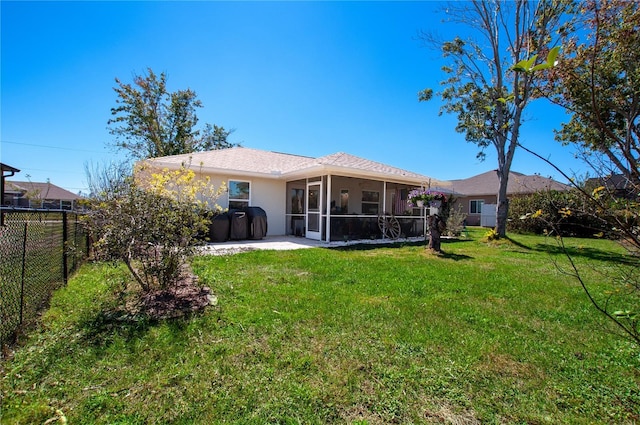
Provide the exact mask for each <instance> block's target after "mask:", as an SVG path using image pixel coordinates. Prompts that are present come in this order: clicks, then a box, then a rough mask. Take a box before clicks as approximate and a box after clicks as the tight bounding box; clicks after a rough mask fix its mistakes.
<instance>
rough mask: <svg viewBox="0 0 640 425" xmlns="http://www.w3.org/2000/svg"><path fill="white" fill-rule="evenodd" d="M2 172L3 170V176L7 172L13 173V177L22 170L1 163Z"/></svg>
mask: <svg viewBox="0 0 640 425" xmlns="http://www.w3.org/2000/svg"><path fill="white" fill-rule="evenodd" d="M0 170H2V173H3V175H4V173H5V172H7V173H12V174H11V175H13V174H15V173H19V172H20V170H18V169H17V168H16V167H12V166H11V165H7V164H3V163H1V162H0ZM7 177H9V176H7Z"/></svg>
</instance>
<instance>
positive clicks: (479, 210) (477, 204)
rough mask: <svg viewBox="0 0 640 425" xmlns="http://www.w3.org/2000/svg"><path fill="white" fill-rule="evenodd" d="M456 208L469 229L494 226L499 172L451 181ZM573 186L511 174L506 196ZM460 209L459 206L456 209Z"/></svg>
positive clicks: (548, 179) (537, 177)
mask: <svg viewBox="0 0 640 425" xmlns="http://www.w3.org/2000/svg"><path fill="white" fill-rule="evenodd" d="M451 184H452V189H453V191H454V192H455V193H454V196H455V197H456V201H455V202H456V205H461V206H462V212H463V213H465V214H467V224H468V225H470V226H486V227H493V226H495V224H496V223H495V220H496V205H497V198H498V196H497V193H498V188H499V182H498V174H497V173H496V170H493V171H487V172H486V173H482V174H478V175H477V176H473V177H469V178H468V179H461V180H452V181H451ZM569 188H570V187H569V186H568V185H566V184H562V183H560V182H557V181H555V180H553V179H550V178H547V177H542V176H540V175H537V174H534V175H529V176H528V175H525V174H521V173H517V172H513V171H512V172H510V173H509V183H508V184H507V197H512V196H517V195H523V194H528V193H534V192H538V191H541V190H559V191H564V190H568V189H569ZM454 208H457V207H454Z"/></svg>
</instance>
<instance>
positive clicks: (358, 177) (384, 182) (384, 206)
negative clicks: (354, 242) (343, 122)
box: [146, 147, 451, 241]
mask: <svg viewBox="0 0 640 425" xmlns="http://www.w3.org/2000/svg"><path fill="white" fill-rule="evenodd" d="M146 163H147V164H149V165H150V166H151V168H152V169H165V168H167V169H172V170H176V169H179V168H180V167H181V166H182V165H183V164H184V165H187V166H189V167H190V168H191V169H192V170H194V171H195V172H196V173H197V174H199V175H202V176H210V178H211V180H212V182H213V183H214V184H215V185H216V186H219V185H221V184H222V183H223V182H224V183H226V185H227V188H228V190H227V193H226V194H225V195H224V196H223V197H222V198H221V199H219V200H218V201H217V203H218V204H219V205H220V206H221V207H223V208H230V209H241V208H243V207H249V206H252V207H261V208H262V209H264V211H265V212H266V215H267V223H268V233H267V234H268V235H298V236H305V237H307V238H310V239H318V240H325V241H329V240H344V239H360V238H379V237H381V236H382V233H381V231H380V227H379V224H378V221H379V218H380V216H385V215H387V214H393V215H394V216H395V217H396V219H397V220H398V222H399V224H400V226H401V235H404V236H418V235H422V234H424V233H423V231H424V225H425V223H424V221H425V215H424V214H425V211H424V210H423V209H418V208H415V209H414V208H411V207H410V206H409V205H407V201H406V200H407V193H408V192H409V191H410V190H411V189H413V188H416V187H418V188H419V187H427V186H429V187H431V188H432V189H437V190H440V191H443V192H451V191H450V190H449V187H450V183H448V182H443V181H437V180H434V179H431V178H429V177H427V176H424V175H421V174H417V173H413V172H411V171H406V170H402V169H400V168H395V167H392V166H390V165H385V164H382V163H379V162H374V161H370V160H367V159H364V158H359V157H356V156H353V155H349V154H346V153H335V154H332V155H327V156H323V157H320V158H310V157H306V156H299V155H291V154H285V153H277V152H269V151H262V150H257V149H250V148H244V147H234V148H229V149H222V150H212V151H206V152H195V153H191V154H184V155H175V156H166V157H160V158H154V159H150V160H147V161H146Z"/></svg>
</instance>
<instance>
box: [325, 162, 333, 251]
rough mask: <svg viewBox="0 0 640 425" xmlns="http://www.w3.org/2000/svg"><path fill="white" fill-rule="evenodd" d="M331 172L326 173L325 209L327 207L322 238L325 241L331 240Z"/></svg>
mask: <svg viewBox="0 0 640 425" xmlns="http://www.w3.org/2000/svg"><path fill="white" fill-rule="evenodd" d="M331 180H332V177H331V174H327V196H326V201H325V205H326V209H327V223H326V226H325V235H324V240H325V241H326V242H330V241H331Z"/></svg>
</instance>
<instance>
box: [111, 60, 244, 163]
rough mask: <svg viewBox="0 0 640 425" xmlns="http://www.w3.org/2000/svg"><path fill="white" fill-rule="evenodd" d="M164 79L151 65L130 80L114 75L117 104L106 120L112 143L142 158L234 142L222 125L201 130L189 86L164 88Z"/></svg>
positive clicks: (200, 149)
mask: <svg viewBox="0 0 640 425" xmlns="http://www.w3.org/2000/svg"><path fill="white" fill-rule="evenodd" d="M166 79H167V78H166V74H165V73H161V74H160V75H159V76H157V75H156V74H155V73H154V72H153V70H152V69H151V68H149V69H148V70H147V75H135V76H134V78H133V84H126V83H123V82H122V81H120V80H119V79H118V78H116V83H117V84H118V86H117V87H114V90H115V92H116V94H117V96H118V97H117V99H116V103H117V106H116V107H114V108H111V115H112V116H113V118H111V119H110V120H109V121H108V124H109V126H110V127H109V132H110V134H112V135H113V136H115V137H116V140H115V146H116V147H118V148H121V149H125V150H127V151H129V154H130V155H131V157H133V158H134V159H146V158H155V157H160V156H167V155H178V154H183V153H190V152H196V151H203V150H210V149H222V148H227V147H232V146H234V144H233V143H230V142H228V141H227V137H228V136H229V134H230V133H231V132H230V131H227V130H225V129H224V127H219V126H217V125H213V126H212V125H211V124H207V125H206V126H205V127H204V130H203V131H202V134H201V131H200V130H198V129H197V128H196V125H197V123H198V116H197V114H196V109H197V108H200V107H202V102H200V100H198V99H197V97H196V93H195V92H194V91H193V90H191V89H187V90H178V91H176V92H169V91H167V84H166Z"/></svg>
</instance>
